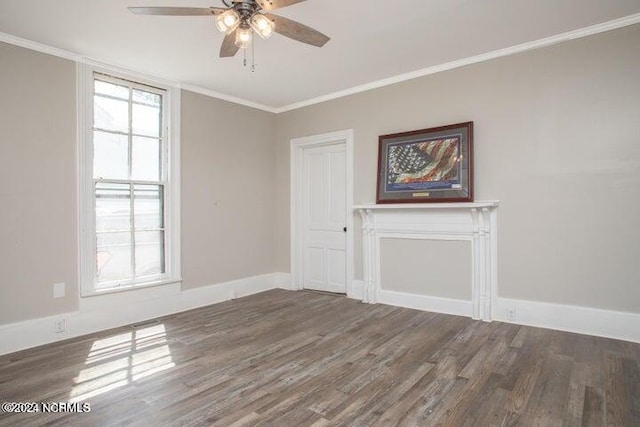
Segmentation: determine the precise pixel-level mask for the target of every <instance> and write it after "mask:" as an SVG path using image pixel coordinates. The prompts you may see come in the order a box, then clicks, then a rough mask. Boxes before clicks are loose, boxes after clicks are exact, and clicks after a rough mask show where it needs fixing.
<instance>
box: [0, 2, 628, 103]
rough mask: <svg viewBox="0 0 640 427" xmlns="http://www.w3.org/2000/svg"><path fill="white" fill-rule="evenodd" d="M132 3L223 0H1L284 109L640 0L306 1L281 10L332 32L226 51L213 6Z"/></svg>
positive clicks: (149, 65) (93, 53) (59, 43)
mask: <svg viewBox="0 0 640 427" xmlns="http://www.w3.org/2000/svg"><path fill="white" fill-rule="evenodd" d="M127 6H194V7H208V6H222V1H221V0H55V1H52V0H0V32H3V33H7V34H10V35H13V36H17V37H20V38H24V39H27V40H31V41H35V42H38V43H42V44H46V45H48V46H52V47H56V48H59V49H64V50H67V51H70V52H73V53H76V54H79V55H82V56H86V57H89V58H92V59H95V60H98V61H102V62H105V63H108V64H111V65H118V66H121V67H125V68H129V69H132V70H136V71H140V72H144V73H147V74H150V75H152V76H156V77H161V78H164V79H168V80H172V81H177V82H181V83H184V84H190V85H194V86H198V87H200V88H204V89H208V90H211V91H216V92H219V93H223V94H227V95H230V96H233V97H237V98H241V99H244V100H248V101H251V102H254V103H258V104H262V105H266V106H269V107H272V108H280V107H283V106H287V105H290V104H294V103H299V102H302V101H305V100H309V99H312V98H316V97H320V96H323V95H327V94H330V93H333V92H338V91H343V90H346V89H349V88H352V87H355V86H360V85H363V84H367V83H369V82H373V81H377V80H381V79H386V78H390V77H393V76H396V75H399V74H404V73H409V72H412V71H416V70H420V69H424V68H427V67H432V66H436V65H439V64H443V63H447V62H451V61H455V60H460V59H463V58H468V57H471V56H475V55H479V54H483V53H487V52H492V51H495V50H498V49H502V48H507V47H510V46H514V45H518V44H521V43H525V42H531V41H535V40H539V39H542V38H546V37H550V36H554V35H557V34H560V33H564V32H568V31H572V30H576V29H580V28H584V27H588V26H592V25H596V24H600V23H603V22H607V21H611V20H614V19H618V18H622V17H625V16H629V15H634V14H638V13H640V0H387V1H382V0H307V1H306V2H303V3H299V4H296V5H293V6H289V7H287V8H283V9H280V10H278V11H276V13H278V14H281V15H283V16H286V17H288V18H290V19H294V20H296V21H299V22H302V23H304V24H306V25H309V26H311V27H314V28H316V29H318V30H319V31H321V32H323V33H325V34H327V35H328V36H330V37H331V41H330V42H329V43H327V44H326V45H325V46H324V47H323V48H316V47H312V46H308V45H305V44H302V43H298V42H295V41H293V40H290V39H288V38H285V37H283V36H280V35H278V34H276V35H274V36H273V37H271V38H270V39H268V40H257V41H256V45H255V55H256V72H255V73H251V72H250V70H249V69H248V68H244V67H243V66H242V55H241V54H238V55H237V56H236V57H235V58H231V59H220V58H218V51H219V47H220V43H221V41H222V34H220V33H219V32H218V31H217V30H216V28H215V25H214V20H213V17H211V18H210V17H164V16H139V15H133V14H131V13H129V12H128V11H127Z"/></svg>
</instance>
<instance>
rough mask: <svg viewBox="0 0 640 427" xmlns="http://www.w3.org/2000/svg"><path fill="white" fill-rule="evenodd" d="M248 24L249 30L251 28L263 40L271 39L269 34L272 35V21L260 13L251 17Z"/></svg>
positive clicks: (273, 26) (273, 27)
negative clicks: (249, 25)
mask: <svg viewBox="0 0 640 427" xmlns="http://www.w3.org/2000/svg"><path fill="white" fill-rule="evenodd" d="M250 24H251V28H253V30H254V31H255V32H256V33H258V35H259V36H260V37H262V38H263V39H267V38H269V37H271V34H273V30H274V29H275V24H274V23H273V21H271V20H270V19H269V18H267V17H266V16H264V15H263V14H261V13H256V14H255V15H253V16H252V17H251V21H250Z"/></svg>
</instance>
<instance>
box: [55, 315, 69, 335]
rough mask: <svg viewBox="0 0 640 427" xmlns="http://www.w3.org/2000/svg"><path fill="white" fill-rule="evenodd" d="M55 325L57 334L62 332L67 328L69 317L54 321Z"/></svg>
mask: <svg viewBox="0 0 640 427" xmlns="http://www.w3.org/2000/svg"><path fill="white" fill-rule="evenodd" d="M53 327H54V328H55V331H56V334H61V333H63V332H64V331H66V330H67V319H64V318H63V319H58V320H56V321H55V322H54V325H53Z"/></svg>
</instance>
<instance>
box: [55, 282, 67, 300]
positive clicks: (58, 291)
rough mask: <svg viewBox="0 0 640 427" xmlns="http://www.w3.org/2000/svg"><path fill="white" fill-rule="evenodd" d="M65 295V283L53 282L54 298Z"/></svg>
mask: <svg viewBox="0 0 640 427" xmlns="http://www.w3.org/2000/svg"><path fill="white" fill-rule="evenodd" d="M64 295H65V284H64V283H54V284H53V297H54V298H64Z"/></svg>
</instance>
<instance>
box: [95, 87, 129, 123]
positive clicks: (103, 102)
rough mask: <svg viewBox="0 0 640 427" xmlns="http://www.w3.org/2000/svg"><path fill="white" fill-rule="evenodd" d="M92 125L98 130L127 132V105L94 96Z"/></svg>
mask: <svg viewBox="0 0 640 427" xmlns="http://www.w3.org/2000/svg"><path fill="white" fill-rule="evenodd" d="M93 125H94V126H95V127H97V128H100V129H106V130H112V131H118V132H128V130H129V103H128V102H127V101H120V100H117V99H111V98H105V97H103V96H100V95H96V96H94V97H93Z"/></svg>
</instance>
